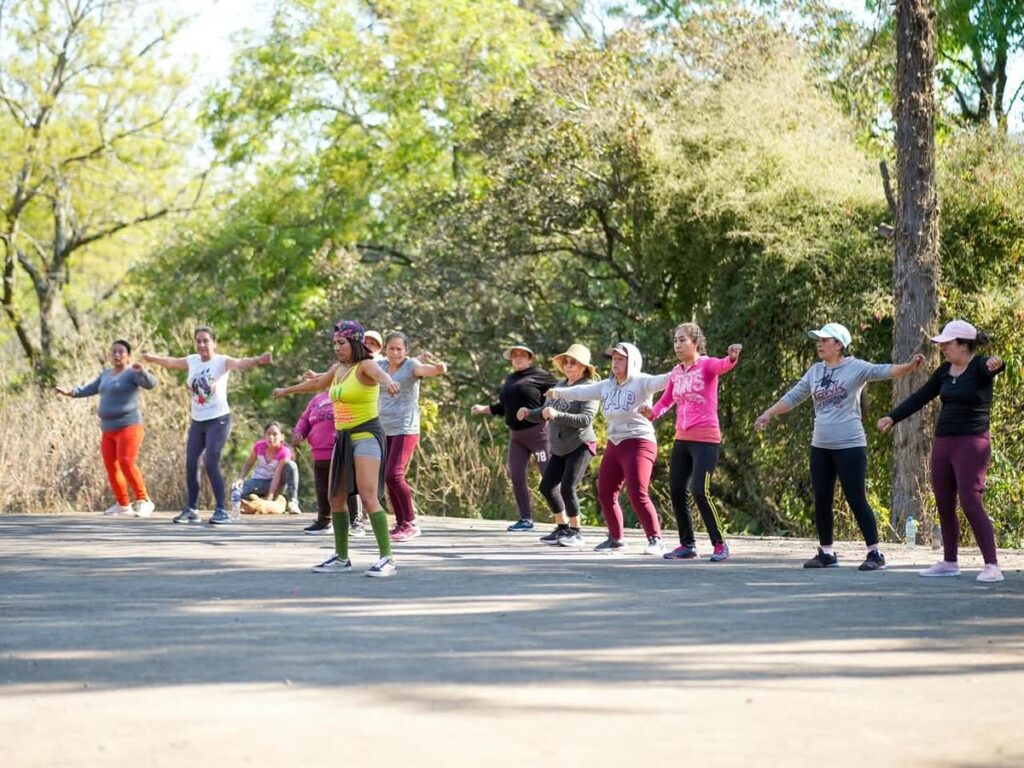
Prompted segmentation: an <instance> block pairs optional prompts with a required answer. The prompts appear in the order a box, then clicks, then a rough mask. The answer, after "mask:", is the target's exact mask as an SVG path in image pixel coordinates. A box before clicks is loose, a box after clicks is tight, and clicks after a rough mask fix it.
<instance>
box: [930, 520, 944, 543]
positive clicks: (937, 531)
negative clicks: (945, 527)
mask: <svg viewBox="0 0 1024 768" xmlns="http://www.w3.org/2000/svg"><path fill="white" fill-rule="evenodd" d="M932 549H942V528H941V527H940V526H939V524H938V523H935V524H934V525H933V526H932Z"/></svg>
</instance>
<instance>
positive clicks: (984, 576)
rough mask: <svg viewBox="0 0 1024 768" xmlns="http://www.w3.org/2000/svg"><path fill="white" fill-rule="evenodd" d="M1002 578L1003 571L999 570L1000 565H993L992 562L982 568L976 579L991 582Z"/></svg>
mask: <svg viewBox="0 0 1024 768" xmlns="http://www.w3.org/2000/svg"><path fill="white" fill-rule="evenodd" d="M1002 580H1003V572H1002V571H1001V570H999V566H998V565H993V564H992V563H989V564H987V565H986V566H985V567H984V568H982V569H981V573H979V574H978V578H977V579H976V581H980V582H983V583H990V584H991V583H995V582H997V581H1002Z"/></svg>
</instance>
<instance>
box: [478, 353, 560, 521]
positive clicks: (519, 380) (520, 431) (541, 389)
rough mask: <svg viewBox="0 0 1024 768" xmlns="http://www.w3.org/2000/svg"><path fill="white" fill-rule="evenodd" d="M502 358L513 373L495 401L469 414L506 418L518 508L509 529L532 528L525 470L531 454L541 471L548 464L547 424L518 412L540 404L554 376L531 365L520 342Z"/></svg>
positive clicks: (509, 457) (552, 382)
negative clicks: (516, 515) (528, 418)
mask: <svg viewBox="0 0 1024 768" xmlns="http://www.w3.org/2000/svg"><path fill="white" fill-rule="evenodd" d="M502 357H504V358H505V359H506V360H508V361H509V362H510V363H512V372H511V373H510V374H509V375H508V376H506V377H505V382H504V384H502V386H501V390H500V391H499V392H498V399H497V401H496V402H493V403H491V404H490V405H474V406H473V407H472V409H471V413H473V415H475V416H483V415H491V416H504V417H505V423H506V424H507V425H508V430H509V432H508V473H509V476H510V477H511V478H512V493H513V495H514V496H515V497H516V506H517V507H518V509H519V519H518V520H517V521H516V522H514V523H512V524H511V525H510V526H509V527H508V530H510V531H532V530H533V505H532V503H531V501H530V488H529V486H528V485H527V484H526V470H527V468H528V467H529V465H530V457H531V456H533V457H534V458H535V459H536V460H537V464H538V465H539V467H540V471H541V473H542V474H543V472H544V469H545V467H546V466H547V463H548V426H547V424H546V423H544V424H532V423H530V422H529V421H525V420H524V419H520V418H519V412H520V409H522V408H526V409H528V410H531V409H533V408H539V407H541V406H542V405H543V404H544V393H545V392H547V391H548V390H549V389H551V387H553V386H554V385H555V377H554V376H552V375H551V374H550V373H548V372H547V371H545V370H543V369H541V368H538V367H536V366H535V365H534V364H533V350H531V349H530V348H529V347H527V346H525V345H523V344H513V345H512V346H509V347H506V348H505V349H504V351H503V352H502Z"/></svg>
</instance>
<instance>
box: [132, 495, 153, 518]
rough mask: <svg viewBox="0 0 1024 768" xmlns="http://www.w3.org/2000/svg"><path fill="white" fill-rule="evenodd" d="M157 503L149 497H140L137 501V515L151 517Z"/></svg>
mask: <svg viewBox="0 0 1024 768" xmlns="http://www.w3.org/2000/svg"><path fill="white" fill-rule="evenodd" d="M155 508H156V507H155V505H154V504H153V502H152V501H150V500H149V499H140V500H139V501H136V502H135V516H136V517H149V516H150V515H152V514H153V510H154V509H155Z"/></svg>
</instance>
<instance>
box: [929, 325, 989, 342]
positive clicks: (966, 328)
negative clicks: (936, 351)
mask: <svg viewBox="0 0 1024 768" xmlns="http://www.w3.org/2000/svg"><path fill="white" fill-rule="evenodd" d="M976 338H978V329H977V328H975V327H974V326H973V325H971V324H970V323H968V322H967V321H966V320H950V321H949V322H948V323H946V325H945V326H943V328H942V333H940V334H939V335H938V336H932V341H934V342H935V343H936V344H942V343H943V342H946V341H956V340H957V339H966V340H967V341H974V340H975V339H976Z"/></svg>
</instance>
